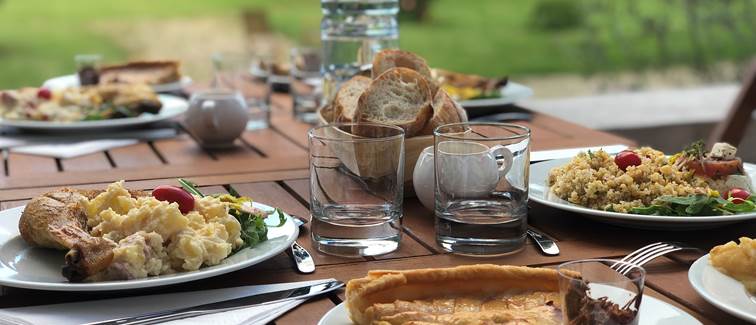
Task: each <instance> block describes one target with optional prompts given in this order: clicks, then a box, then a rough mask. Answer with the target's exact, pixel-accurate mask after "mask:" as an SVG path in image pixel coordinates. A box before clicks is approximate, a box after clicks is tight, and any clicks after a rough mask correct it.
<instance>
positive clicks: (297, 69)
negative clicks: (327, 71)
mask: <svg viewBox="0 0 756 325" xmlns="http://www.w3.org/2000/svg"><path fill="white" fill-rule="evenodd" d="M320 61H321V53H320V50H319V49H313V48H301V47H300V48H293V49H292V50H291V98H292V101H293V110H294V117H295V118H296V119H298V120H300V121H303V122H306V123H311V124H316V123H317V122H318V118H317V115H316V112H315V111H316V110H317V109H318V107H320V103H321V100H322V97H323V78H322V77H321V75H320Z"/></svg>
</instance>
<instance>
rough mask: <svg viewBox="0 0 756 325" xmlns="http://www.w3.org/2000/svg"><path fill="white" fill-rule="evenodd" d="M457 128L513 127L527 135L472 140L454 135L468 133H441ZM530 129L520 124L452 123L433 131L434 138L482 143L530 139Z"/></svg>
mask: <svg viewBox="0 0 756 325" xmlns="http://www.w3.org/2000/svg"><path fill="white" fill-rule="evenodd" d="M455 126H497V127H511V128H515V129H520V130H522V131H525V133H522V134H515V135H510V136H499V137H491V138H481V139H470V138H466V137H464V136H459V135H454V134H460V133H466V132H455V133H441V129H443V128H452V127H455ZM530 132H531V131H530V128H528V127H527V126H522V125H519V124H514V123H504V122H459V123H450V124H444V125H440V126H438V127H436V128H435V129H433V136H434V137H444V138H449V139H453V140H480V141H501V140H517V139H525V138H529V137H530Z"/></svg>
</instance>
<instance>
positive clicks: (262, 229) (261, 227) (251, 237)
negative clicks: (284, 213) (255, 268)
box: [237, 213, 268, 247]
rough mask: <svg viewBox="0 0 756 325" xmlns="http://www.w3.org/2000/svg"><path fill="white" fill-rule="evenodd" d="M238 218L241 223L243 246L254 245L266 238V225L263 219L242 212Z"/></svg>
mask: <svg viewBox="0 0 756 325" xmlns="http://www.w3.org/2000/svg"><path fill="white" fill-rule="evenodd" d="M237 218H238V219H239V223H241V239H242V240H243V241H244V245H243V247H254V246H256V245H257V244H259V243H261V242H263V241H266V240H268V227H267V226H266V225H265V220H264V219H263V218H260V217H258V216H255V215H253V214H251V213H243V214H241V215H240V217H237Z"/></svg>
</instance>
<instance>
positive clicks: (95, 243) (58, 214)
mask: <svg viewBox="0 0 756 325" xmlns="http://www.w3.org/2000/svg"><path fill="white" fill-rule="evenodd" d="M98 193H99V191H82V190H75V189H70V188H63V189H60V190H56V191H53V192H49V193H46V194H43V195H41V196H38V197H35V198H34V199H32V200H31V201H30V202H29V204H28V205H27V206H26V208H25V209H24V212H23V214H21V220H19V223H18V228H19V231H20V233H21V237H23V239H24V240H25V241H26V242H27V243H29V244H30V245H33V246H39V247H48V248H54V249H60V250H68V253H67V254H66V266H64V267H63V275H64V276H65V277H66V278H68V279H69V280H70V281H72V282H79V281H83V280H84V279H85V278H87V277H88V276H90V275H93V274H95V273H97V272H99V271H101V270H103V269H105V268H106V267H108V265H110V263H111V261H112V260H113V248H115V247H116V243H114V242H113V241H111V240H109V239H106V238H102V237H94V236H92V235H90V234H89V232H88V231H87V216H86V214H85V212H84V209H83V206H82V204H81V201H82V200H83V199H85V198H90V199H91V198H94V197H95V196H96V195H97V194H98Z"/></svg>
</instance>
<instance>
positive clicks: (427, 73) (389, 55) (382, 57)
mask: <svg viewBox="0 0 756 325" xmlns="http://www.w3.org/2000/svg"><path fill="white" fill-rule="evenodd" d="M391 68H407V69H412V70H415V71H417V73H419V74H421V75H423V77H425V78H426V81H427V82H428V88H430V90H431V96H436V93H437V92H438V89H439V88H440V86H439V85H438V83H436V80H435V79H434V78H433V74H432V72H431V69H430V67H429V66H428V63H427V62H425V59H423V58H421V57H420V56H418V55H417V54H415V53H412V52H407V51H402V50H397V49H388V50H383V51H380V52H378V53H376V55H375V57H373V68H372V70H371V73H372V76H373V79H375V78H377V77H378V76H380V75H381V74H383V73H384V72H386V71H388V69H391Z"/></svg>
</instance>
